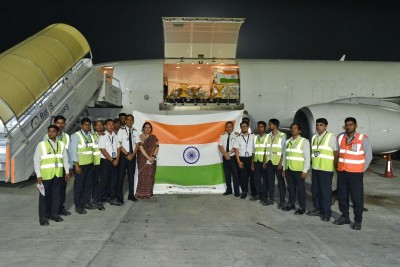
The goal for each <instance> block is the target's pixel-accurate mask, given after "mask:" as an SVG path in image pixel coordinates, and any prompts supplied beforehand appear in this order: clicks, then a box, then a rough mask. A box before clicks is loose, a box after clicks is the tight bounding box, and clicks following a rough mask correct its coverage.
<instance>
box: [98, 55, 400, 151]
mask: <svg viewBox="0 0 400 267" xmlns="http://www.w3.org/2000/svg"><path fill="white" fill-rule="evenodd" d="M102 65H113V66H114V73H113V76H114V77H115V78H117V79H118V80H120V85H121V89H122V104H123V111H125V112H132V111H133V110H137V111H141V112H146V113H152V114H204V113H212V112H217V111H210V110H207V111H199V110H198V111H172V110H167V111H166V110H159V103H162V102H163V94H162V90H163V65H164V60H163V59H160V60H136V61H121V62H113V63H107V64H102ZM238 65H239V73H240V102H241V103H244V109H245V110H247V111H248V112H249V114H250V117H251V119H252V120H253V122H252V124H253V125H254V123H256V122H257V121H259V120H264V121H267V122H268V120H269V119H270V118H277V119H279V120H280V122H281V127H282V128H288V127H289V126H290V124H291V123H292V122H293V121H294V120H295V121H297V122H300V124H301V125H302V128H303V134H304V135H306V136H307V137H310V136H311V135H312V134H314V133H315V120H316V119H317V118H319V117H325V118H327V119H328V121H329V126H328V130H329V131H331V132H333V133H335V134H338V133H340V132H343V129H342V126H343V125H344V119H345V118H346V117H355V118H356V119H357V121H358V125H359V127H358V131H359V132H362V133H365V134H367V135H368V136H369V139H370V141H371V143H372V147H373V151H374V153H384V152H390V151H396V150H398V149H399V148H400V142H399V141H398V137H399V136H400V106H399V105H398V104H396V103H393V102H396V100H397V98H398V97H399V96H400V76H399V74H400V64H399V63H391V62H360V61H353V62H352V61H311V60H256V59H238ZM384 99H390V101H392V102H389V101H385V100H384ZM397 102H398V101H397ZM303 107H304V108H303ZM296 113H297V114H296ZM295 117H296V118H295Z"/></svg>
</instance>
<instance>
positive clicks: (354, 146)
mask: <svg viewBox="0 0 400 267" xmlns="http://www.w3.org/2000/svg"><path fill="white" fill-rule="evenodd" d="M351 151H353V152H357V145H356V144H353V145H351Z"/></svg>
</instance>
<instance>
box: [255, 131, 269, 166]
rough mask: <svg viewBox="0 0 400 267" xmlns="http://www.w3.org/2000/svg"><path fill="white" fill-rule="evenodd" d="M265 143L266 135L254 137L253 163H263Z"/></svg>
mask: <svg viewBox="0 0 400 267" xmlns="http://www.w3.org/2000/svg"><path fill="white" fill-rule="evenodd" d="M266 143H267V135H266V134H264V135H263V136H262V137H261V138H260V135H256V136H255V137H254V162H263V160H264V155H265V145H266Z"/></svg>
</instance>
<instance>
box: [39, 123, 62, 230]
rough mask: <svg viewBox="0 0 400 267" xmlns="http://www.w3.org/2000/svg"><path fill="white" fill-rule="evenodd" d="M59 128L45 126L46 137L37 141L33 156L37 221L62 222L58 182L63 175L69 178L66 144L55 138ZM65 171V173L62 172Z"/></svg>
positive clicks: (41, 223)
mask: <svg viewBox="0 0 400 267" xmlns="http://www.w3.org/2000/svg"><path fill="white" fill-rule="evenodd" d="M59 131H60V129H59V128H58V127H57V126H55V125H50V126H49V127H47V135H48V139H47V140H46V141H42V142H39V144H38V145H37V147H36V151H35V155H34V157H33V164H34V168H35V173H36V176H37V183H38V185H39V187H41V190H42V192H40V193H39V223H40V225H43V226H46V225H49V219H51V220H54V221H56V222H62V221H63V219H62V218H61V217H60V215H59V212H60V184H61V180H63V179H64V178H63V177H64V175H65V178H66V179H69V162H68V154H67V149H66V146H65V145H64V143H63V142H61V141H58V140H57V135H58V132H59ZM64 173H65V174H64Z"/></svg>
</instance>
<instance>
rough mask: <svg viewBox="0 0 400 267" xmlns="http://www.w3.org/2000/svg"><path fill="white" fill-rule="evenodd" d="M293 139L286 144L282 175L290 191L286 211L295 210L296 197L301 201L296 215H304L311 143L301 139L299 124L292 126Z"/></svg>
mask: <svg viewBox="0 0 400 267" xmlns="http://www.w3.org/2000/svg"><path fill="white" fill-rule="evenodd" d="M290 133H291V134H292V137H291V138H290V139H289V140H287V142H286V155H285V160H284V163H283V166H284V168H285V170H284V171H283V173H282V175H283V177H285V178H286V182H287V185H288V191H289V203H288V205H287V206H286V208H285V209H284V210H285V211H289V210H294V209H295V201H296V196H297V197H298V201H299V209H297V210H296V212H295V214H296V215H302V214H304V213H305V211H306V184H305V180H306V177H307V172H308V169H309V168H310V142H309V141H308V140H307V139H305V138H303V137H301V136H300V133H301V126H300V124H298V123H295V122H294V123H292V124H291V125H290Z"/></svg>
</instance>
